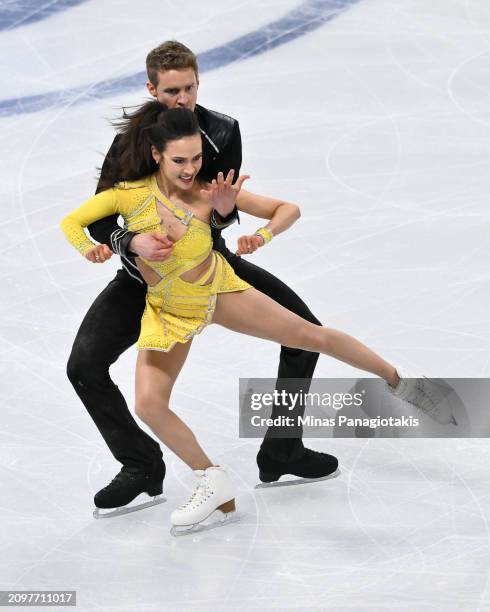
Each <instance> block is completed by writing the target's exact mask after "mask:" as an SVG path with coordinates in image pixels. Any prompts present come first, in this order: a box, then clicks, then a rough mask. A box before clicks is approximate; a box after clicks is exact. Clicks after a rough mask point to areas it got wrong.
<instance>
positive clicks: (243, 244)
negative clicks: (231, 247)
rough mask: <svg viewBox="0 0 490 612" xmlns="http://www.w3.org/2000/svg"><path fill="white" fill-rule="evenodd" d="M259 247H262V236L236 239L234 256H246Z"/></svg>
mask: <svg viewBox="0 0 490 612" xmlns="http://www.w3.org/2000/svg"><path fill="white" fill-rule="evenodd" d="M261 246H264V239H263V238H262V236H255V235H253V236H241V237H240V238H239V239H238V247H237V250H236V251H235V254H236V255H247V253H253V252H254V251H256V250H257V249H259V248H260V247H261Z"/></svg>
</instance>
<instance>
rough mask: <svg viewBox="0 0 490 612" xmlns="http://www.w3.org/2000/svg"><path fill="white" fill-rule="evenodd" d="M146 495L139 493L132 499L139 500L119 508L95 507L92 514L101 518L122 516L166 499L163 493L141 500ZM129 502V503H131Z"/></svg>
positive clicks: (96, 517)
mask: <svg viewBox="0 0 490 612" xmlns="http://www.w3.org/2000/svg"><path fill="white" fill-rule="evenodd" d="M147 497H148V496H147V495H139V496H138V497H136V498H135V499H134V500H133V502H134V501H136V500H138V498H141V499H140V501H139V502H138V501H136V503H135V504H133V505H131V504H128V505H127V506H121V507H119V508H95V510H94V512H93V516H94V518H95V519H102V518H114V517H116V516H123V515H124V514H131V513H132V512H138V511H139V510H144V509H145V508H151V507H153V506H158V505H159V504H163V503H164V502H166V501H167V498H166V497H163V495H155V496H154V497H153V498H151V499H150V500H149V501H143V499H145V498H147ZM133 502H131V503H133Z"/></svg>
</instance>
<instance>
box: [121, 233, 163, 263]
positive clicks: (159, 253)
mask: <svg viewBox="0 0 490 612" xmlns="http://www.w3.org/2000/svg"><path fill="white" fill-rule="evenodd" d="M173 248H174V243H173V242H172V241H171V240H169V239H168V238H167V237H166V236H164V235H163V234H161V233H160V232H149V233H148V234H138V235H137V236H135V237H134V238H133V239H132V240H131V242H130V243H129V250H130V251H131V252H132V253H136V255H139V256H140V257H143V259H146V260H148V261H165V260H166V259H168V258H169V257H170V255H171V253H172V249H173Z"/></svg>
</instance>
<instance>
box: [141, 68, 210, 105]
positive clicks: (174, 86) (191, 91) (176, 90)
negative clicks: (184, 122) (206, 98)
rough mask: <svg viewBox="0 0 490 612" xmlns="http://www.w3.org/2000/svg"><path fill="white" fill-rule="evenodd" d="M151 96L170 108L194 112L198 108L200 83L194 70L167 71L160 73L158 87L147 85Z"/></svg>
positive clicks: (151, 84)
mask: <svg viewBox="0 0 490 612" xmlns="http://www.w3.org/2000/svg"><path fill="white" fill-rule="evenodd" d="M146 86H147V88H148V91H149V92H150V94H151V95H152V96H153V97H154V98H156V99H157V100H158V101H159V102H160V103H161V104H166V105H167V106H168V108H176V107H179V106H180V107H181V108H188V109H189V110H191V111H193V110H194V107H195V106H196V100H197V88H198V87H199V81H198V80H197V78H196V74H195V72H194V70H193V69H192V68H184V69H183V70H165V72H159V73H158V85H157V87H155V86H154V85H153V83H150V82H149V81H148V83H147V84H146Z"/></svg>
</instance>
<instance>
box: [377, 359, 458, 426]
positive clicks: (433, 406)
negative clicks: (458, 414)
mask: <svg viewBox="0 0 490 612" xmlns="http://www.w3.org/2000/svg"><path fill="white" fill-rule="evenodd" d="M396 371H397V374H398V376H399V377H400V382H399V383H398V386H397V387H392V386H391V385H388V384H387V387H388V389H389V391H390V393H392V394H393V395H394V396H395V397H397V398H399V399H401V400H403V401H405V402H408V403H409V404H413V405H414V406H415V407H417V408H418V409H419V410H421V411H422V412H424V413H425V414H427V415H428V416H430V417H431V418H432V419H433V420H434V421H436V422H437V423H440V424H441V425H450V424H452V425H457V424H458V423H457V421H456V419H455V417H454V414H453V410H452V407H451V402H450V396H451V391H453V393H454V390H452V389H451V388H450V387H449V386H448V385H440V384H438V383H436V382H434V381H432V380H430V379H429V378H426V377H425V376H419V377H415V376H411V375H409V374H407V372H404V371H403V370H401V369H399V368H397V369H396Z"/></svg>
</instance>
